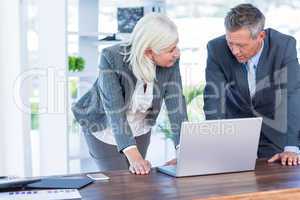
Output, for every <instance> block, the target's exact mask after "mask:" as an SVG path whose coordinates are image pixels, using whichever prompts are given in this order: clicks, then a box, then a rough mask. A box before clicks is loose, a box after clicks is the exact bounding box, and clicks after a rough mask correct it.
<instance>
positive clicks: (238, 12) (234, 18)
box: [224, 4, 265, 38]
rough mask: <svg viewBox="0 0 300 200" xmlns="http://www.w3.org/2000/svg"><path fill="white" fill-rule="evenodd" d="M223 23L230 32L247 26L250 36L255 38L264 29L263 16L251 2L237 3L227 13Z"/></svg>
mask: <svg viewBox="0 0 300 200" xmlns="http://www.w3.org/2000/svg"><path fill="white" fill-rule="evenodd" d="M224 25H225V28H226V30H227V31H230V32H234V31H237V30H239V29H241V28H247V29H248V30H249V31H250V34H251V37H252V38H256V37H257V36H258V34H259V33H260V32H261V31H263V30H264V26H265V16H264V14H263V13H262V12H261V11H260V10H259V9H258V8H256V7H255V6H253V5H252V4H239V5H237V6H236V7H234V8H231V9H230V11H229V12H228V13H227V15H226V17H225V21H224Z"/></svg>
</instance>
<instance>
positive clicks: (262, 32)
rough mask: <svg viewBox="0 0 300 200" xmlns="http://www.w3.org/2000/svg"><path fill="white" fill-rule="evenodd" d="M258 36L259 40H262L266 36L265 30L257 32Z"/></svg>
mask: <svg viewBox="0 0 300 200" xmlns="http://www.w3.org/2000/svg"><path fill="white" fill-rule="evenodd" d="M258 37H259V38H260V39H261V40H264V39H265V37H266V32H265V31H261V32H260V33H259V34H258Z"/></svg>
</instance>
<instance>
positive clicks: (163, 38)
mask: <svg viewBox="0 0 300 200" xmlns="http://www.w3.org/2000/svg"><path fill="white" fill-rule="evenodd" d="M177 40H178V32H177V27H176V25H175V24H174V22H172V21H171V20H170V19H169V18H168V17H167V16H166V15H164V14H161V13H150V14H147V15H145V16H144V17H142V18H141V19H140V20H139V21H138V22H137V24H136V26H135V27H134V29H133V32H132V33H131V35H130V38H129V41H127V43H126V46H130V50H129V52H128V54H129V57H128V59H127V61H128V62H129V63H130V65H131V68H132V71H133V74H134V75H135V76H136V78H137V79H139V80H143V81H145V82H152V81H153V80H154V79H155V75H156V65H155V63H153V61H152V60H151V59H150V58H148V57H147V56H145V50H146V49H148V48H150V49H152V50H153V51H154V52H155V53H159V52H160V51H161V50H162V49H164V48H167V47H169V46H170V45H171V44H173V43H175V42H176V41H177Z"/></svg>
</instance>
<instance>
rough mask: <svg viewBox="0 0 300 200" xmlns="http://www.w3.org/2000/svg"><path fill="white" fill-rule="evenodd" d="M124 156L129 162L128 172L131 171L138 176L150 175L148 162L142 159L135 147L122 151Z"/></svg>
mask: <svg viewBox="0 0 300 200" xmlns="http://www.w3.org/2000/svg"><path fill="white" fill-rule="evenodd" d="M124 154H125V155H126V157H127V159H128V161H129V164H130V166H129V170H130V171H131V173H133V174H138V175H147V174H149V173H150V170H151V164H150V162H149V161H148V160H145V159H144V158H143V157H142V155H141V154H140V152H139V150H138V149H137V148H136V147H135V148H131V149H128V150H126V151H124Z"/></svg>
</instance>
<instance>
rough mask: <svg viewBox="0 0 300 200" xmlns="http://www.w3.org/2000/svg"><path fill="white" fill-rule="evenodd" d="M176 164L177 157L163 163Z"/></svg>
mask: <svg viewBox="0 0 300 200" xmlns="http://www.w3.org/2000/svg"><path fill="white" fill-rule="evenodd" d="M176 164H177V158H174V159H172V160H169V161H168V162H166V163H165V165H176Z"/></svg>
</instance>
